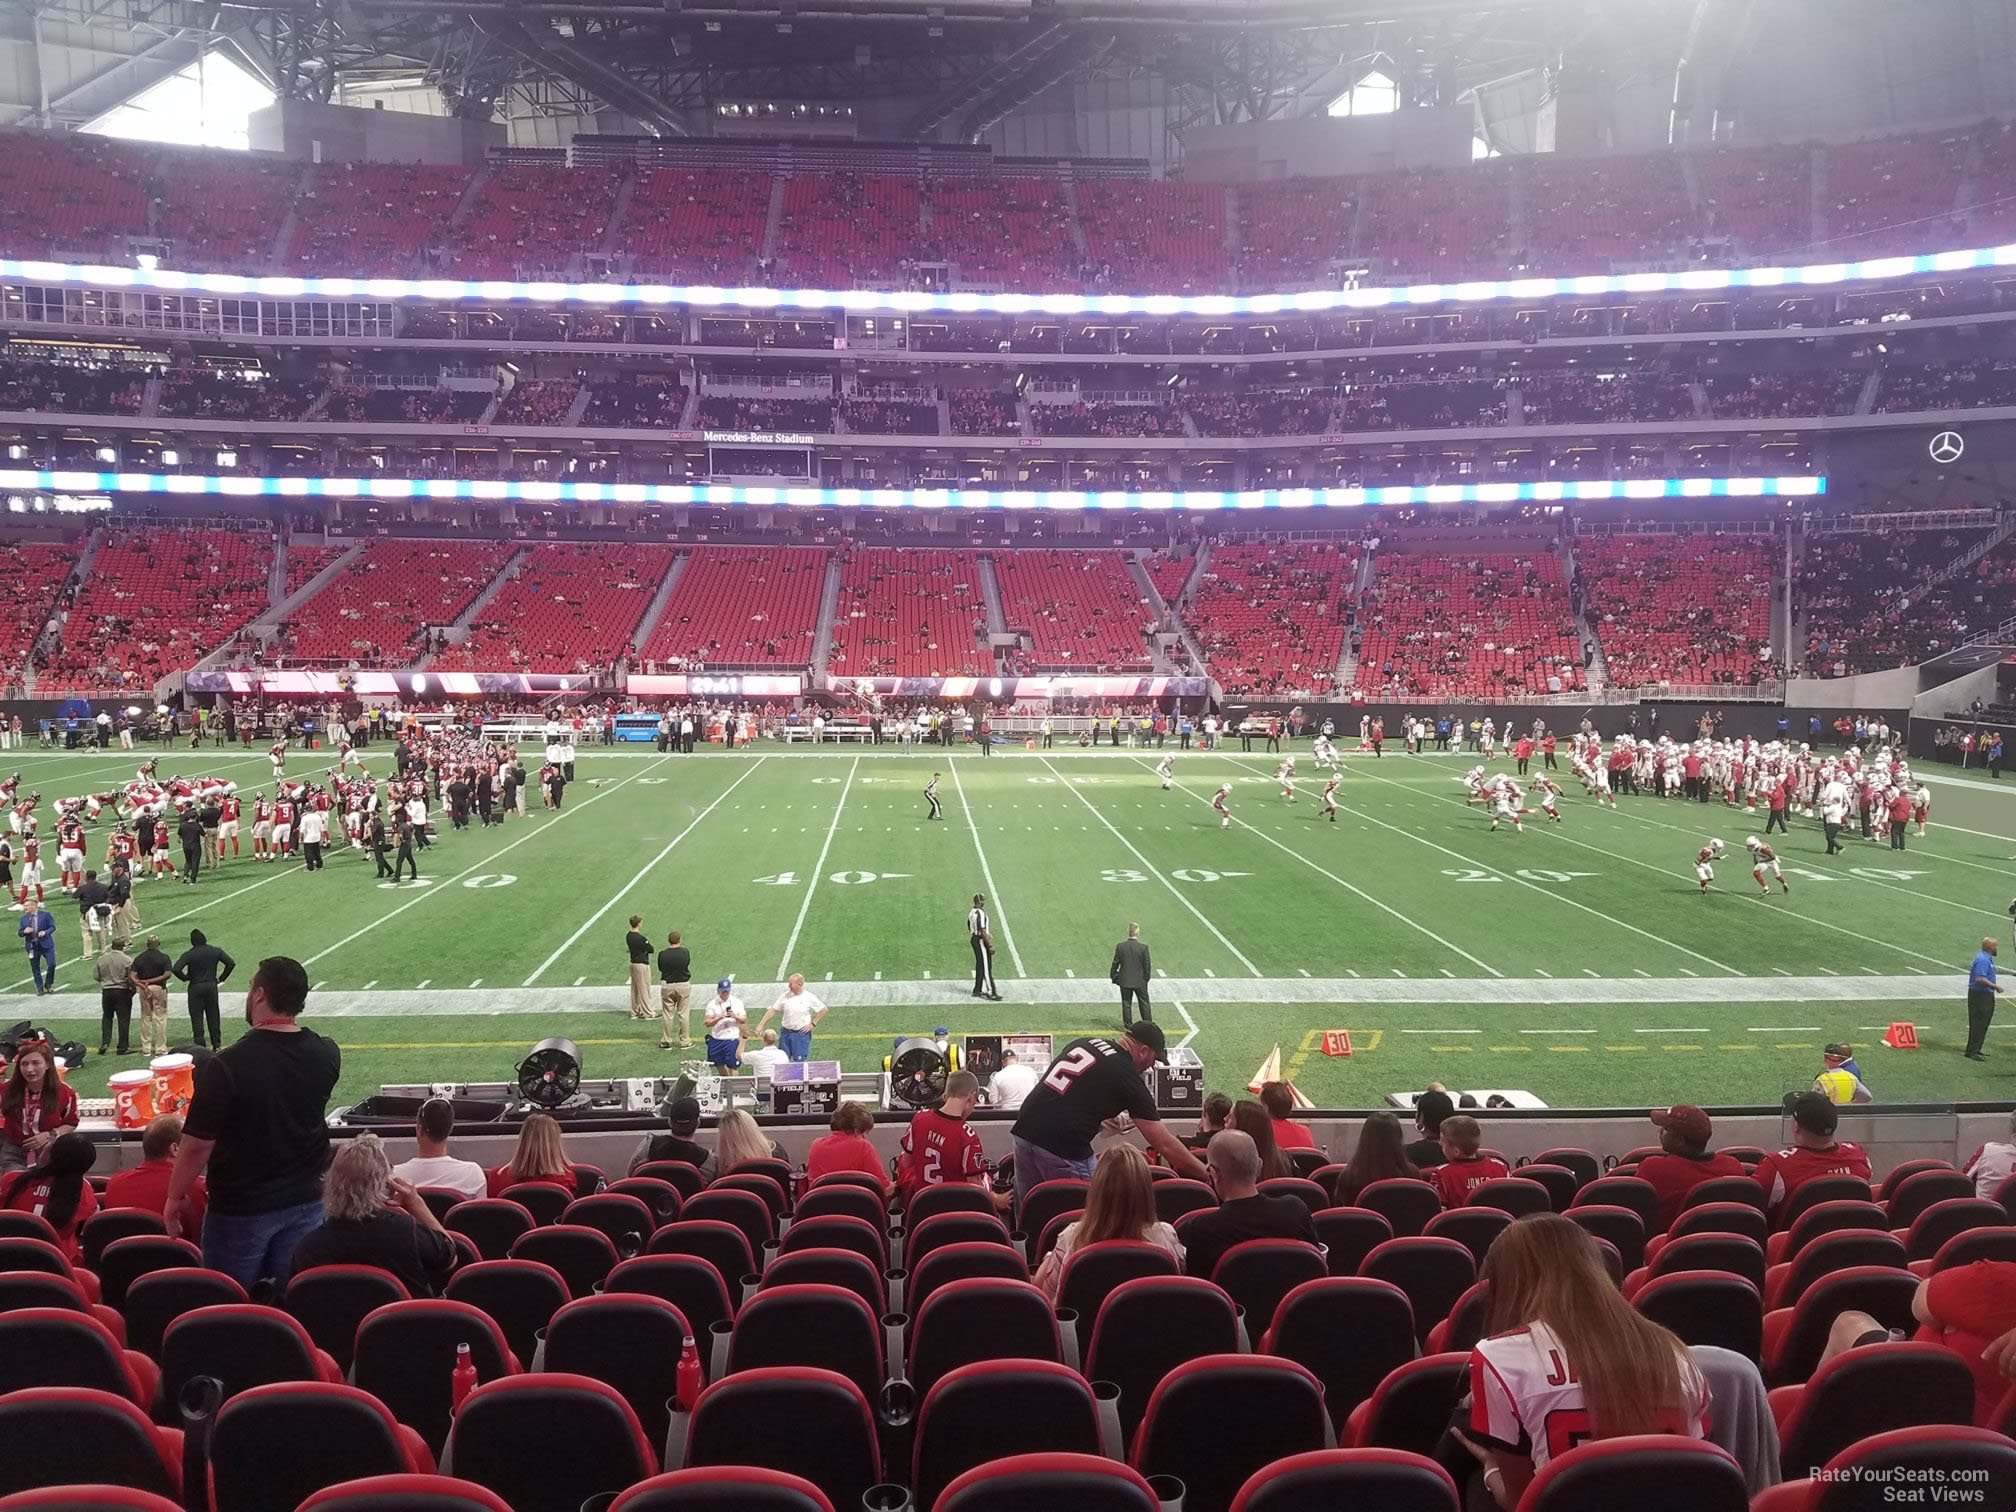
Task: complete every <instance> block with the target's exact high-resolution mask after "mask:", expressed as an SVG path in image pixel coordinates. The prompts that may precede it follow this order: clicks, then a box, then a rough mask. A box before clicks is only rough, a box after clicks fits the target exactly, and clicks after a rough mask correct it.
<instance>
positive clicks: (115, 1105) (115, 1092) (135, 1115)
mask: <svg viewBox="0 0 2016 1512" xmlns="http://www.w3.org/2000/svg"><path fill="white" fill-rule="evenodd" d="M106 1081H107V1083H108V1084H109V1085H110V1087H111V1089H112V1125H113V1127H114V1128H119V1129H144V1128H146V1127H147V1125H148V1124H150V1123H152V1122H153V1121H154V1073H153V1072H152V1071H138V1070H136V1071H114V1072H113V1073H112V1075H111V1076H109V1077H108V1078H106Z"/></svg>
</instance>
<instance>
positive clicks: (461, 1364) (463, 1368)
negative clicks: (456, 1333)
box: [448, 1344, 476, 1412]
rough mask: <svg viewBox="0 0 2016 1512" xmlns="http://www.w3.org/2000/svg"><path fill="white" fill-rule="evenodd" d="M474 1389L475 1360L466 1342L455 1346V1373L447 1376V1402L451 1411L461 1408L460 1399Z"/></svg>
mask: <svg viewBox="0 0 2016 1512" xmlns="http://www.w3.org/2000/svg"><path fill="white" fill-rule="evenodd" d="M475 1389H476V1360H475V1357H474V1356H473V1355H471V1354H470V1353H469V1346H468V1345H467V1344H457V1345H456V1346H455V1373H454V1374H453V1375H452V1376H450V1377H449V1386H448V1402H449V1407H450V1409H451V1410H452V1411H455V1412H460V1411H461V1410H462V1401H463V1399H464V1398H465V1397H467V1396H468V1395H469V1393H470V1392H472V1391H474V1390H475Z"/></svg>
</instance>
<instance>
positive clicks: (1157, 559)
mask: <svg viewBox="0 0 2016 1512" xmlns="http://www.w3.org/2000/svg"><path fill="white" fill-rule="evenodd" d="M1142 566H1144V567H1145V568H1147V570H1148V581H1149V582H1151V583H1153V584H1154V585H1155V591H1156V592H1157V593H1159V594H1161V595H1162V602H1163V603H1164V604H1166V605H1168V606H1169V607H1170V608H1171V609H1174V608H1176V607H1178V601H1179V600H1180V599H1181V598H1182V596H1183V591H1184V590H1185V589H1186V588H1188V587H1189V586H1190V580H1191V578H1192V577H1194V576H1195V575H1196V572H1197V553H1196V551H1195V550H1193V549H1191V548H1188V547H1175V546H1168V547H1157V548H1156V549H1155V550H1153V551H1149V552H1146V553H1144V554H1143V558H1142Z"/></svg>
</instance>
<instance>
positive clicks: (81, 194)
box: [0, 131, 147, 257]
mask: <svg viewBox="0 0 2016 1512" xmlns="http://www.w3.org/2000/svg"><path fill="white" fill-rule="evenodd" d="M146 234H147V152H146V149H144V148H140V147H135V146H132V145H130V144H128V143H126V142H115V141H110V140H108V139H106V138H105V137H97V136H80V135H77V134H74V133H70V132H54V131H15V132H8V133H7V134H6V135H5V136H4V137H0V245H4V246H5V247H6V248H7V253H8V255H9V256H13V257H19V256H22V255H24V254H25V255H27V256H35V255H37V254H47V253H51V252H82V253H89V254H92V255H95V256H107V255H110V254H111V253H112V252H113V251H114V250H115V247H114V243H115V241H116V240H117V239H118V238H121V237H127V236H144V235H146Z"/></svg>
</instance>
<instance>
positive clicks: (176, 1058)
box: [147, 1055, 196, 1117]
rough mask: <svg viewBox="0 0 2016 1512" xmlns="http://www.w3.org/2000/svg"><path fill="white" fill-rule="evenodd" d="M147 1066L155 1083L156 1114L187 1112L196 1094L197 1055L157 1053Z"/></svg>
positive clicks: (157, 1115)
mask: <svg viewBox="0 0 2016 1512" xmlns="http://www.w3.org/2000/svg"><path fill="white" fill-rule="evenodd" d="M147 1066H148V1070H149V1071H150V1072H151V1073H152V1079H153V1083H154V1116H156V1117H159V1116H160V1115H161V1114H163V1113H174V1114H178V1115H179V1114H183V1113H187V1112H188V1111H189V1102H190V1099H191V1098H193V1097H194V1096H195V1095H196V1057H195V1056H193V1055H157V1056H155V1057H154V1059H153V1060H151V1061H149V1062H148V1063H147Z"/></svg>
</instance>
